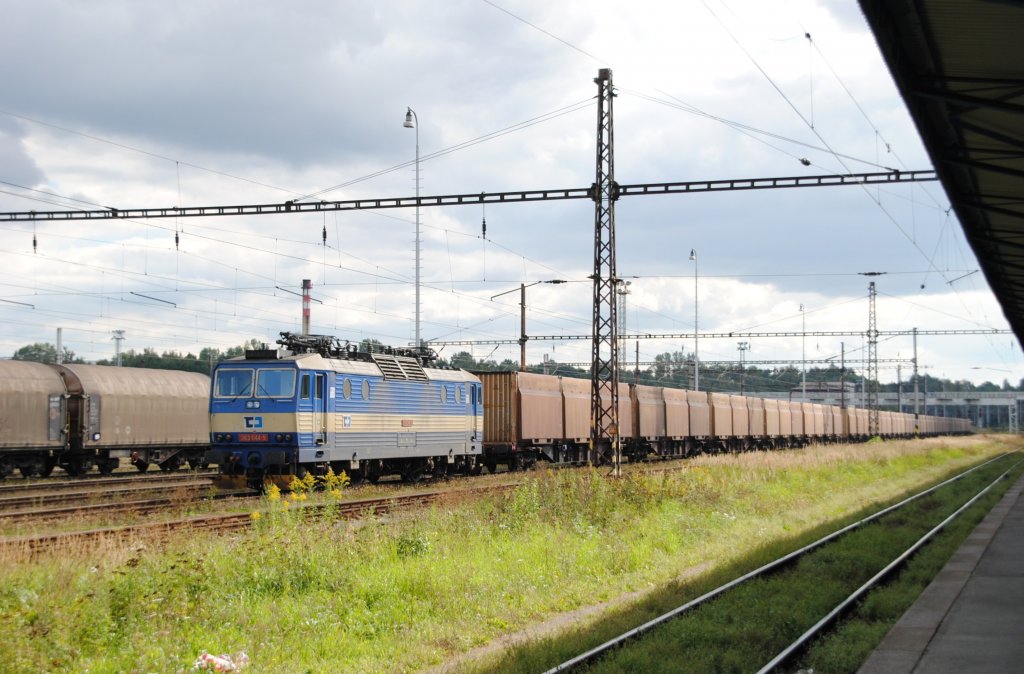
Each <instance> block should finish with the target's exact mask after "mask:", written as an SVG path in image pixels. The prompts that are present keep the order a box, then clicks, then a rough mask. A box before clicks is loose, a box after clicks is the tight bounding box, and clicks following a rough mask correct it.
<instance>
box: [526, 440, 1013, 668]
mask: <svg viewBox="0 0 1024 674" xmlns="http://www.w3.org/2000/svg"><path fill="white" fill-rule="evenodd" d="M1008 455H1009V453H1004V454H1000V455H999V456H997V457H994V458H992V459H989V460H988V461H985V462H984V463H980V464H978V465H977V466H973V467H972V468H969V469H967V470H965V471H964V472H962V473H960V474H959V475H955V476H954V477H951V478H949V479H948V480H945V481H943V482H940V483H938V484H936V485H933V486H931V487H929V488H928V489H925V490H924V491H921V492H919V493H917V494H914V495H913V496H910V497H908V498H905V499H903V500H902V501H900V502H899V503H894V504H893V505H891V506H888V507H886V508H883V509H882V510H879V511H878V512H876V513H873V514H872V515H869V516H867V517H865V518H863V519H861V520H858V521H856V522H853V523H852V524H848V525H846V526H845V527H843V528H841V529H838V530H836V531H833V532H832V533H831V534H828V535H827V536H823V537H822V538H819V539H818V540H816V541H814V542H812V543H809V544H807V545H805V546H803V547H802V548H799V549H798V550H794V551H793V552H790V553H788V554H786V555H783V556H782V557H779V558H778V559H776V560H774V561H771V562H768V563H767V564H765V565H763V566H760V567H758V568H756V569H754V570H753V571H749V572H747V573H745V574H743V575H742V576H740V577H739V578H735V579H733V580H731V581H729V582H728V583H726V584H724V585H720V586H719V587H717V588H715V589H713V590H711V591H709V592H706V593H704V594H702V595H701V596H699V597H697V598H696V599H692V600H690V601H688V602H686V603H685V604H683V605H682V606H678V607H676V608H674V609H672V610H671V611H669V612H667V613H664V614H662V615H660V616H658V617H656V618H653V619H652V620H649V621H647V622H645V623H644V624H642V625H640V626H639V627H634V628H633V629H631V630H629V631H627V632H623V633H622V634H620V635H619V636H617V637H615V638H613V639H609V640H608V641H606V642H604V643H602V644H600V645H598V646H595V647H594V648H591V649H590V650H588V651H586V652H585V653H581V654H580V655H577V656H576V657H574V658H571V659H569V660H566V661H565V662H563V663H561V664H560V665H557V666H555V667H552V668H551V669H548V670H547V671H545V672H544V674H555V672H566V671H569V670H571V669H573V668H575V667H578V666H580V665H583V664H586V663H588V662H591V661H593V660H595V659H596V658H597V657H598V656H600V655H604V654H605V653H607V652H608V651H610V650H612V649H614V648H618V647H619V646H622V645H623V644H624V643H626V642H627V641H631V640H633V639H635V638H637V637H639V636H641V635H643V634H645V633H647V632H649V631H651V630H652V629H654V628H655V627H657V626H659V625H661V624H663V623H665V622H668V621H669V620H672V619H673V618H677V617H679V616H680V615H681V614H683V613H685V612H687V611H689V610H691V609H694V608H696V607H698V606H700V605H702V604H705V603H707V602H708V601H710V600H711V599H714V598H715V597H718V596H719V595H722V594H724V593H725V592H728V591H729V590H731V589H733V588H735V587H737V586H739V585H742V584H743V583H745V582H746V581H748V580H751V579H753V578H756V577H758V576H761V575H763V574H765V573H767V572H769V571H773V570H775V569H777V568H779V567H781V566H784V565H786V564H789V563H790V562H792V561H795V560H796V559H798V558H800V557H803V556H804V555H806V554H807V553H809V552H811V551H813V550H816V549H818V548H820V547H821V546H823V545H825V544H826V543H830V542H831V541H833V540H835V539H837V538H839V537H840V536H843V535H844V534H847V533H849V532H850V531H853V530H854V529H857V528H859V527H861V526H863V525H865V524H868V523H869V522H872V521H874V520H876V519H878V518H880V517H882V516H883V515H886V514H888V513H891V512H893V511H894V510H898V509H899V508H902V507H903V506H905V505H907V504H909V503H911V502H912V501H915V500H917V499H919V498H921V497H923V496H927V495H928V494H930V493H932V492H933V491H936V490H938V489H941V488H942V487H945V486H946V485H949V484H952V483H953V482H956V481H957V480H959V479H961V478H963V477H965V476H967V475H969V474H970V473H972V472H974V471H976V470H979V469H981V468H983V467H985V466H987V465H989V464H990V463H993V462H994V461H998V460H1000V459H1002V458H1004V457H1006V456H1008Z"/></svg>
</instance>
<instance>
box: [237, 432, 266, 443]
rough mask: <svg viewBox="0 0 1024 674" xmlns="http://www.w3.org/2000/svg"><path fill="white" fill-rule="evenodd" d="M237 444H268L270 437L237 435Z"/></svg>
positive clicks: (260, 434) (264, 435)
mask: <svg viewBox="0 0 1024 674" xmlns="http://www.w3.org/2000/svg"><path fill="white" fill-rule="evenodd" d="M238 441H239V442H269V441H270V436H269V435H268V434H266V433H239V434H238Z"/></svg>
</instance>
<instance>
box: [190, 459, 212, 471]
mask: <svg viewBox="0 0 1024 674" xmlns="http://www.w3.org/2000/svg"><path fill="white" fill-rule="evenodd" d="M188 467H189V468H191V469H192V470H199V469H200V468H209V467H210V464H208V463H206V462H205V461H203V460H202V459H189V460H188Z"/></svg>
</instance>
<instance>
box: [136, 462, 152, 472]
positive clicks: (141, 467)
mask: <svg viewBox="0 0 1024 674" xmlns="http://www.w3.org/2000/svg"><path fill="white" fill-rule="evenodd" d="M135 469H136V470H137V471H139V472H140V473H145V472H146V471H147V470H149V462H148V461H136V462H135Z"/></svg>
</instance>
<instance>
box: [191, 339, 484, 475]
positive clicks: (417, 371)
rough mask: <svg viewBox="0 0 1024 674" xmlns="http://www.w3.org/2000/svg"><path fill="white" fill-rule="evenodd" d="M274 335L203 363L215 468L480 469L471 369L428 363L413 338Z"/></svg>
mask: <svg viewBox="0 0 1024 674" xmlns="http://www.w3.org/2000/svg"><path fill="white" fill-rule="evenodd" d="M277 343H278V344H279V345H281V347H282V348H278V349H258V350H250V351H246V354H245V356H244V357H241V358H234V359H231V360H228V361H224V362H223V363H220V364H219V365H218V366H217V367H216V369H215V370H214V372H213V377H212V380H211V394H210V442H211V446H210V451H209V453H208V454H207V459H208V461H209V462H210V463H214V464H217V465H219V466H220V472H221V473H222V475H223V476H224V477H225V478H228V477H233V478H235V479H236V480H238V481H242V479H244V481H245V483H246V484H248V485H250V486H254V487H261V486H262V485H263V483H264V482H265V481H268V480H270V481H274V482H277V483H279V484H280V485H281V486H286V485H287V483H288V482H290V481H291V479H292V477H293V476H295V477H303V476H305V475H306V474H307V473H313V474H317V475H322V474H326V473H327V471H328V469H332V470H333V471H334V472H335V473H341V472H342V471H344V472H345V473H347V474H348V475H349V476H350V477H351V478H352V479H353V480H355V481H358V480H360V479H363V478H365V479H368V480H370V481H376V480H378V479H379V478H380V477H382V476H385V475H399V476H401V477H402V479H404V480H406V481H415V480H417V479H419V478H420V477H422V476H424V475H430V474H433V475H443V474H449V473H456V472H461V473H477V472H479V470H480V461H479V459H480V452H481V446H482V432H483V400H482V388H481V384H480V380H479V379H477V378H476V377H475V376H473V375H472V374H470V373H468V372H465V371H463V370H456V369H442V368H439V367H436V366H434V365H433V361H434V359H435V356H434V355H433V353H432V352H430V351H428V350H423V349H420V350H415V349H409V350H396V349H390V348H387V349H383V350H375V351H359V350H358V349H357V348H356V346H355V345H353V344H347V343H342V342H339V341H338V340H337V339H335V338H334V337H326V336H320V335H293V334H291V333H287V332H284V333H281V339H279V340H278V342H277ZM229 481H230V480H229Z"/></svg>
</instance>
